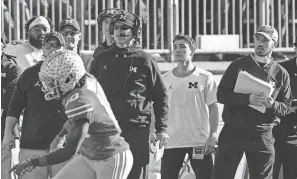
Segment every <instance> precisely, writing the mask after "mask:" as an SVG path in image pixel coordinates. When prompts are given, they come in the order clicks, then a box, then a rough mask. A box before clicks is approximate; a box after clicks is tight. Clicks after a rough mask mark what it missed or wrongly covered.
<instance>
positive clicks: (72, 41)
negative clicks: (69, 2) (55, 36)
mask: <svg viewBox="0 0 297 179" xmlns="http://www.w3.org/2000/svg"><path fill="white" fill-rule="evenodd" d="M59 32H60V33H61V34H62V36H63V37H64V40H65V45H66V49H67V50H71V51H74V52H77V54H78V55H79V56H80V57H81V58H82V60H83V62H84V65H85V68H86V70H87V71H88V72H89V71H90V68H91V63H92V61H93V58H92V57H89V56H87V55H85V54H83V53H80V49H79V48H78V43H79V41H80V40H81V37H82V33H81V32H80V26H79V23H78V22H77V20H75V19H72V18H66V19H64V20H62V21H61V23H60V27H59Z"/></svg>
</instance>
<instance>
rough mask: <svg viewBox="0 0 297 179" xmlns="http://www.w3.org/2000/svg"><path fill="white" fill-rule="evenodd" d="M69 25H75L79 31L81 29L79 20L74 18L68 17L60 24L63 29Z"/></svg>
mask: <svg viewBox="0 0 297 179" xmlns="http://www.w3.org/2000/svg"><path fill="white" fill-rule="evenodd" d="M67 25H68V26H72V27H74V28H75V29H76V30H77V31H80V26H79V23H78V22H77V20H75V19H72V18H66V19H64V20H62V22H61V23H60V26H59V30H61V29H62V28H64V27H65V26H67Z"/></svg>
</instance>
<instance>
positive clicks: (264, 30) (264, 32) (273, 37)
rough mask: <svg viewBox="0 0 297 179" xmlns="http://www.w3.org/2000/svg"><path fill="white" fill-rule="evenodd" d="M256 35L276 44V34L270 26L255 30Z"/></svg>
mask: <svg viewBox="0 0 297 179" xmlns="http://www.w3.org/2000/svg"><path fill="white" fill-rule="evenodd" d="M256 34H262V35H264V36H265V37H266V38H268V39H271V40H273V41H275V42H278V32H277V31H276V29H275V28H274V27H272V26H270V25H263V26H261V27H259V28H258V29H257V32H256Z"/></svg>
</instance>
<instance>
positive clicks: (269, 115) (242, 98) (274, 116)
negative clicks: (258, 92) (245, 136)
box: [217, 56, 291, 133]
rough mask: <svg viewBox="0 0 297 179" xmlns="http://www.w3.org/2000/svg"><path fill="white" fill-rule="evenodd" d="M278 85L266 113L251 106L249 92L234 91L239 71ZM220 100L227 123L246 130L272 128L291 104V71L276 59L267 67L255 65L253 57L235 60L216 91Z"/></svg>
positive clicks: (249, 131)
mask: <svg viewBox="0 0 297 179" xmlns="http://www.w3.org/2000/svg"><path fill="white" fill-rule="evenodd" d="M241 70H242V71H247V72H248V73H250V74H252V75H253V76H255V77H257V78H259V79H262V80H264V81H266V82H269V83H273V84H275V90H274V92H273V94H272V97H273V98H274V99H275V102H274V105H273V107H272V108H271V109H267V110H266V112H265V113H264V114H263V113H261V112H258V111H256V110H255V109H253V108H251V107H249V106H248V105H249V95H250V94H240V93H235V92H233V91H234V87H235V84H236V80H237V76H238V73H239V72H240V71H241ZM217 98H218V102H220V103H222V104H224V110H223V114H222V117H223V121H224V122H225V125H228V126H232V127H234V128H237V129H239V130H241V131H242V132H243V133H245V132H248V133H257V132H265V131H270V130H271V129H272V127H273V126H274V124H275V123H279V121H280V119H279V117H281V116H284V115H286V114H287V112H288V110H289V106H290V98H291V88H290V79H289V74H288V72H287V71H286V70H285V69H284V68H283V67H281V66H280V65H279V64H278V63H276V62H275V61H273V60H272V61H271V62H270V64H268V65H267V66H266V67H261V66H258V65H257V64H256V62H255V61H254V60H253V59H252V57H251V56H247V57H243V58H239V59H237V60H235V61H233V62H232V63H231V64H230V66H229V67H228V68H227V70H226V72H225V73H224V75H223V77H222V79H221V82H220V84H219V86H218V92H217Z"/></svg>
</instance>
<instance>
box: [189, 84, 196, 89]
mask: <svg viewBox="0 0 297 179" xmlns="http://www.w3.org/2000/svg"><path fill="white" fill-rule="evenodd" d="M188 88H189V89H191V88H198V82H194V83H192V82H189V87H188Z"/></svg>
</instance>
